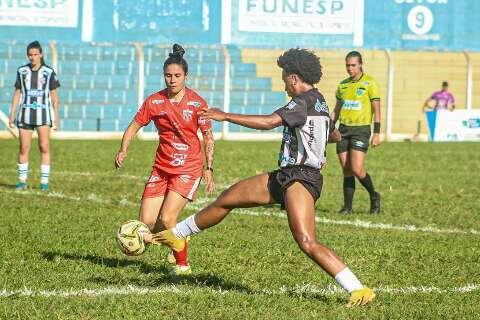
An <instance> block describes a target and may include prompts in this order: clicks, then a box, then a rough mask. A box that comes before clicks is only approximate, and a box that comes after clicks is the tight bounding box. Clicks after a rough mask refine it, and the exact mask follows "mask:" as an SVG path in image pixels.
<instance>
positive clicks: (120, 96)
mask: <svg viewBox="0 0 480 320" xmlns="http://www.w3.org/2000/svg"><path fill="white" fill-rule="evenodd" d="M126 100H127V97H126V93H125V91H123V90H122V91H120V90H108V91H107V99H106V103H110V104H124V103H126V102H127V101H126Z"/></svg>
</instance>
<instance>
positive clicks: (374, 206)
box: [370, 191, 380, 214]
mask: <svg viewBox="0 0 480 320" xmlns="http://www.w3.org/2000/svg"><path fill="white" fill-rule="evenodd" d="M370 213H371V214H380V193H378V192H376V191H375V193H374V194H373V196H371V197H370Z"/></svg>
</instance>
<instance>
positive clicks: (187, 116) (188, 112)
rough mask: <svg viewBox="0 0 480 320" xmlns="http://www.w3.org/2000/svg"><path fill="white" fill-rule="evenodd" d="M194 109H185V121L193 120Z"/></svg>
mask: <svg viewBox="0 0 480 320" xmlns="http://www.w3.org/2000/svg"><path fill="white" fill-rule="evenodd" d="M192 117H193V111H192V110H183V119H185V121H192Z"/></svg>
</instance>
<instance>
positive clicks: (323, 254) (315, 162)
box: [146, 49, 375, 306]
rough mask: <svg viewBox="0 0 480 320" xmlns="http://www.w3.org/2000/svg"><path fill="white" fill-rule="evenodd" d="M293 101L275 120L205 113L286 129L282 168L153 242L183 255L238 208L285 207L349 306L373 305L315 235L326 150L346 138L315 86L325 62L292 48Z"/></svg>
mask: <svg viewBox="0 0 480 320" xmlns="http://www.w3.org/2000/svg"><path fill="white" fill-rule="evenodd" d="M277 64H278V66H279V67H280V68H282V70H283V72H282V80H283V81H284V83H285V91H286V92H287V94H288V95H289V96H290V97H292V99H291V100H290V102H289V103H288V104H287V105H285V106H284V107H282V108H279V109H278V110H277V111H275V112H274V113H272V114H270V115H240V114H232V113H225V112H222V111H221V110H218V109H209V110H205V111H204V112H203V116H204V117H205V118H207V119H214V120H217V121H229V122H231V123H235V124H238V125H242V126H245V127H248V128H254V129H259V130H269V129H273V128H276V127H278V126H280V125H283V126H284V130H283V142H282V146H281V148H280V158H279V167H280V168H279V169H278V170H275V171H273V172H270V173H264V174H260V175H257V176H254V177H250V178H247V179H245V180H242V181H240V182H238V183H236V184H234V185H233V186H231V187H230V188H228V189H227V190H225V191H224V192H223V193H222V194H221V195H220V196H219V197H218V198H217V199H216V200H215V201H214V202H213V203H212V204H210V205H209V206H208V207H207V208H205V209H203V210H201V211H200V212H198V213H197V214H195V215H192V216H190V217H188V218H187V219H185V220H183V221H181V222H180V223H178V224H177V225H176V226H175V227H174V228H170V229H167V230H164V231H162V232H159V233H157V234H154V235H153V237H152V239H146V241H151V242H153V243H157V244H158V243H160V244H164V245H166V246H169V247H170V248H172V249H173V250H174V251H181V250H183V247H184V245H185V241H184V239H185V238H187V237H188V236H190V235H194V234H197V233H199V232H201V231H203V230H205V229H207V228H210V227H212V226H214V225H216V224H218V223H219V222H221V221H222V220H223V219H224V218H225V217H226V216H227V215H228V214H229V213H230V212H231V211H232V210H233V209H235V208H250V207H258V206H264V205H269V204H272V203H279V204H281V206H282V208H285V209H286V211H287V216H288V222H289V226H290V230H291V232H292V234H293V237H294V239H295V241H296V242H297V244H298V246H299V247H300V249H301V250H302V251H303V252H304V253H305V254H306V255H307V256H308V257H310V258H311V259H312V260H313V261H315V262H316V263H317V264H318V265H319V266H320V267H321V268H322V269H323V270H325V271H326V272H327V273H328V274H329V275H330V276H332V277H333V278H334V279H335V280H336V281H337V282H338V284H339V285H340V286H341V287H342V288H344V289H345V290H347V291H348V292H349V293H350V294H351V296H350V299H349V301H348V306H353V305H360V304H362V305H363V304H367V303H369V302H370V301H372V300H373V298H374V297H375V293H374V292H373V290H371V289H369V288H367V287H365V286H363V285H362V284H361V282H360V281H359V280H358V279H357V277H356V276H355V274H353V272H352V271H350V269H349V268H348V267H347V266H346V265H345V263H344V262H343V261H342V259H341V258H340V257H338V256H337V255H336V254H335V252H333V251H332V250H331V249H329V248H327V247H326V246H324V245H322V244H321V243H320V242H319V241H318V240H317V238H316V232H315V227H316V225H315V201H316V200H317V199H318V198H319V197H320V192H321V189H322V183H323V177H322V174H321V173H320V170H321V169H322V167H323V166H324V165H325V162H326V147H327V141H328V139H329V136H330V140H331V141H332V142H335V141H338V140H339V139H340V134H339V132H338V131H337V130H335V129H334V127H333V125H332V122H331V120H330V117H329V110H328V106H327V104H326V102H325V99H324V97H323V95H322V94H321V93H320V92H319V91H318V90H317V89H316V88H315V87H314V84H316V83H318V82H319V81H320V78H321V76H322V67H321V65H320V60H319V58H318V57H317V56H316V55H315V54H314V53H313V52H310V51H307V50H305V49H290V50H288V51H286V52H284V53H283V54H282V55H281V56H280V57H279V58H278V60H277Z"/></svg>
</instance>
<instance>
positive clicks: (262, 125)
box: [202, 108, 282, 130]
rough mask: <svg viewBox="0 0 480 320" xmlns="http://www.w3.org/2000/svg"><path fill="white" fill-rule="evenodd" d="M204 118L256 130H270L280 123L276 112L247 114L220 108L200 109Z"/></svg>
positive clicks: (280, 120)
mask: <svg viewBox="0 0 480 320" xmlns="http://www.w3.org/2000/svg"><path fill="white" fill-rule="evenodd" d="M202 116H203V117H205V118H206V119H211V120H216V121H228V122H231V123H235V124H238V125H241V126H244V127H247V128H252V129H257V130H270V129H273V128H276V127H279V126H281V125H282V118H280V116H279V115H278V114H276V113H272V114H270V115H247V114H236V113H227V112H223V111H222V110H220V109H217V108H212V109H207V110H203V111H202Z"/></svg>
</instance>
